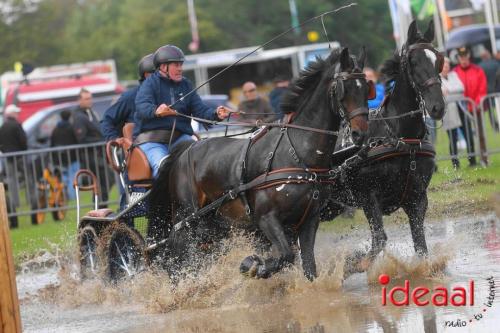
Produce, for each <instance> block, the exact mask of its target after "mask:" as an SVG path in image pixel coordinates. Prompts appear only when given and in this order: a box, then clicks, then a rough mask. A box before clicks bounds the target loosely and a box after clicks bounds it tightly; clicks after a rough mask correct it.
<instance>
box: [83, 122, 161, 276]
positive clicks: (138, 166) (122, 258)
mask: <svg viewBox="0 0 500 333" xmlns="http://www.w3.org/2000/svg"><path fill="white" fill-rule="evenodd" d="M123 132H124V137H123V139H122V140H121V141H118V140H114V141H111V142H109V143H108V145H107V147H106V153H107V158H108V163H109V165H110V166H111V168H112V169H114V170H115V171H117V172H118V174H119V177H120V181H121V184H122V186H123V188H124V190H125V201H126V204H125V208H124V209H122V210H121V211H119V212H118V213H114V212H113V211H112V210H111V209H109V208H101V209H99V193H100V189H99V185H98V184H99V183H98V181H97V177H96V176H95V175H94V174H93V173H92V172H91V171H90V170H87V169H82V170H80V171H78V172H77V174H76V175H75V178H74V182H73V186H74V187H75V190H76V201H77V230H78V249H79V260H80V267H81V271H80V273H81V277H82V278H90V277H94V276H102V275H104V278H107V279H110V280H112V281H116V280H119V279H121V278H124V277H127V276H133V275H135V274H136V273H137V272H139V271H141V270H143V269H145V267H146V266H147V265H148V263H149V262H150V256H149V254H150V251H151V250H153V249H155V248H156V247H157V245H156V244H155V243H154V242H153V241H152V240H149V239H148V237H147V229H148V218H147V197H148V195H149V189H150V188H151V184H152V181H151V172H150V169H149V164H148V162H147V159H146V158H145V156H144V154H143V153H142V151H141V150H140V149H133V150H130V147H131V139H130V138H131V133H132V127H131V126H127V125H126V126H125V128H124V130H123ZM129 151H130V153H129ZM125 171H126V172H125ZM127 176H128V181H126V178H125V177H127ZM80 192H91V194H92V197H93V202H94V209H93V210H91V211H89V212H87V213H86V214H85V215H83V216H82V215H81V206H82V195H81V193H80Z"/></svg>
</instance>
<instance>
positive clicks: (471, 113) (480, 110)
mask: <svg viewBox="0 0 500 333" xmlns="http://www.w3.org/2000/svg"><path fill="white" fill-rule="evenodd" d="M496 99H498V103H495V100H496ZM446 103H447V112H448V111H449V110H450V106H452V105H453V106H456V108H455V109H456V110H457V112H458V116H459V118H460V126H458V127H455V128H452V129H443V131H445V132H446V134H447V136H448V146H449V149H448V153H443V152H438V156H437V159H438V160H450V159H451V160H455V161H458V159H460V158H468V159H469V161H473V160H475V159H476V158H479V160H480V163H482V164H484V165H487V164H488V156H489V155H491V154H494V153H498V152H500V145H498V144H496V143H497V142H500V133H499V132H498V119H499V118H500V110H497V108H500V93H496V94H490V95H487V96H485V97H484V98H483V99H482V100H481V103H480V105H479V106H478V105H476V103H474V101H473V100H472V99H470V98H467V97H461V98H455V99H452V100H447V101H446ZM495 105H497V108H495ZM488 120H489V122H488ZM438 124H439V122H438ZM435 130H437V131H442V129H441V127H440V126H437V128H436V129H435ZM462 140H465V147H460V142H463V141H462ZM460 148H463V152H460V150H461V149H460Z"/></svg>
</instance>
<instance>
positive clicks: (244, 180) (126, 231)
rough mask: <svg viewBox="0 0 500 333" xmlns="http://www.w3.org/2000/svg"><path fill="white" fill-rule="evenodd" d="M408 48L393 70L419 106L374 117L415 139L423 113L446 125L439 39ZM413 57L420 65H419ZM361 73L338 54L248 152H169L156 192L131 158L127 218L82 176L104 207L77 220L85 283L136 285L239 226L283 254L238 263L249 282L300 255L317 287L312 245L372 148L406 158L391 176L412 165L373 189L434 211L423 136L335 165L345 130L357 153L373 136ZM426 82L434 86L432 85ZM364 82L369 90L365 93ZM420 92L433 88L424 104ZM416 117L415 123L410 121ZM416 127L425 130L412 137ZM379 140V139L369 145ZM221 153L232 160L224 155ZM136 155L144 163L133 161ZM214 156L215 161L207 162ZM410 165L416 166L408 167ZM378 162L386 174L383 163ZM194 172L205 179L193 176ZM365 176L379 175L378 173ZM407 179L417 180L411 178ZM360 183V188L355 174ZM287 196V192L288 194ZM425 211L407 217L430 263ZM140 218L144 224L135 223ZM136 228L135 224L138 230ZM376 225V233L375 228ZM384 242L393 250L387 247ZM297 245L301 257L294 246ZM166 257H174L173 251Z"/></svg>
mask: <svg viewBox="0 0 500 333" xmlns="http://www.w3.org/2000/svg"><path fill="white" fill-rule="evenodd" d="M430 27H431V25H430ZM409 36H410V37H411V38H409V40H411V41H412V43H409V44H408V45H406V44H405V46H404V48H403V50H402V52H401V56H400V57H401V59H402V61H400V58H399V57H398V58H397V59H396V60H397V61H392V62H393V63H394V64H395V65H394V67H395V68H396V69H397V71H395V73H398V74H397V75H398V77H399V78H403V79H404V80H405V82H406V85H404V86H403V85H402V84H398V83H396V84H395V86H396V87H397V89H404V91H405V92H409V94H410V95H411V96H412V98H411V99H410V100H408V99H405V100H404V101H403V102H405V103H407V104H408V103H410V104H411V105H410V106H408V105H406V104H405V105H402V106H401V107H398V108H394V107H393V108H390V107H386V106H384V108H385V109H384V110H386V112H393V113H395V114H394V115H391V114H389V116H387V117H381V116H379V115H376V117H377V119H372V120H374V121H375V120H377V122H379V121H380V122H379V123H381V124H385V125H387V122H388V121H391V120H392V119H394V120H395V121H397V122H398V123H404V120H406V119H407V118H412V119H410V120H411V121H412V126H410V127H411V128H410V129H411V131H414V130H415V128H417V127H418V128H419V130H422V131H421V132H422V133H425V124H424V122H423V117H424V113H425V111H427V112H429V114H430V115H431V116H433V117H434V118H436V119H438V118H440V117H442V114H443V110H444V102H443V98H442V94H441V89H440V87H439V86H438V83H439V79H438V78H437V76H436V75H437V73H439V70H440V64H441V63H442V62H440V61H433V60H432V59H431V58H432V57H430V56H428V52H425V51H428V50H430V51H433V53H434V54H436V52H437V51H435V50H434V48H433V47H432V45H431V44H430V40H432V38H431V37H433V31H432V30H431V28H429V29H428V31H427V32H426V33H425V34H424V38H422V36H421V35H420V33H419V32H418V31H417V28H416V25H415V23H413V24H412V25H411V26H410V29H409ZM412 53H413V54H414V56H412V58H411V59H410V54H412ZM434 59H437V60H439V59H440V57H439V56H438V55H435V56H434ZM410 60H412V61H410ZM363 64H364V51H363V52H362V54H361V55H360V56H359V58H357V59H356V58H355V57H352V56H351V55H350V54H349V52H348V50H347V49H343V50H342V52H341V53H340V54H334V53H332V54H331V55H330V57H329V58H328V59H326V60H317V62H316V63H313V65H311V66H310V67H309V68H308V69H307V70H305V71H304V72H303V73H301V76H300V77H299V78H298V79H297V80H296V81H294V84H293V85H292V86H291V87H290V88H289V90H290V91H289V93H288V94H287V95H285V98H284V102H282V107H284V108H283V110H284V112H285V114H286V117H285V120H284V122H282V123H279V124H266V126H267V129H266V130H264V131H262V133H261V135H257V136H256V137H255V139H251V140H249V141H248V140H239V141H231V140H230V139H228V138H215V139H212V140H211V141H210V142H208V141H209V140H207V141H205V143H204V144H193V145H191V144H190V143H185V142H184V143H182V144H179V145H178V147H180V148H182V149H184V150H181V149H176V148H173V149H172V151H171V155H170V157H169V158H168V159H167V160H166V163H164V164H165V165H162V169H161V170H160V175H159V177H158V178H157V179H155V186H153V187H152V190H150V188H151V185H152V182H151V180H150V179H151V177H150V175H149V176H147V175H146V174H144V172H149V173H150V170H149V165H148V167H147V168H140V167H139V166H141V165H147V160H146V158H145V156H144V155H143V154H142V155H141V154H140V152H141V151H140V150H139V149H133V150H132V153H131V154H130V153H129V154H128V155H127V157H126V165H127V170H128V178H129V181H130V182H131V184H132V185H130V186H128V187H127V190H128V207H127V208H126V209H125V210H123V211H121V212H120V213H118V214H113V213H112V212H111V211H110V210H99V209H97V196H98V189H97V187H96V184H97V182H96V179H95V177H94V178H93V181H92V182H91V184H90V185H80V184H79V180H78V177H79V176H80V175H83V174H87V176H90V177H92V175H91V173H90V172H88V171H81V172H80V173H79V174H78V175H77V177H76V179H75V184H74V185H75V187H76V188H77V190H78V189H80V190H88V191H92V192H93V194H94V196H95V197H96V200H95V202H96V204H95V205H96V209H95V210H94V211H91V212H89V213H87V214H86V215H85V216H83V217H82V218H81V219H80V217H78V230H79V245H80V258H81V264H82V275H83V276H86V275H92V274H96V272H97V271H99V269H100V268H101V270H102V269H104V271H105V272H106V274H107V276H108V277H109V278H111V279H113V280H116V279H118V278H120V277H123V276H131V275H134V274H135V273H136V272H138V271H140V270H142V269H143V268H145V267H146V265H148V264H149V263H150V262H151V260H152V259H153V256H152V254H153V253H154V252H155V251H154V250H155V249H158V248H159V247H160V246H163V245H167V246H169V245H170V244H169V238H172V239H173V240H175V241H176V242H178V243H179V244H181V245H182V242H184V240H187V241H189V240H190V238H189V236H190V235H191V234H192V231H193V228H192V226H193V224H194V225H196V224H198V225H199V224H202V223H205V224H206V225H207V226H209V228H222V227H223V226H224V225H223V223H214V221H224V222H225V223H226V225H227V226H229V227H232V226H233V225H234V226H237V227H239V228H240V227H241V226H242V225H243V226H244V227H251V228H254V230H257V229H258V230H259V231H260V232H261V235H262V236H264V238H267V242H268V244H269V243H272V245H273V246H274V247H275V248H276V249H277V251H276V252H277V255H276V252H275V253H274V254H273V255H271V256H270V257H268V258H267V259H263V258H260V257H259V256H258V255H251V256H248V257H246V258H245V259H244V260H243V261H242V262H241V265H240V272H242V273H244V274H249V275H250V276H255V277H257V278H267V277H270V276H271V275H272V274H274V273H277V272H279V271H280V270H281V269H283V268H284V267H286V266H288V265H292V264H293V263H294V261H295V257H296V255H297V253H295V249H297V248H299V252H300V253H299V254H300V257H301V259H302V267H303V270H304V274H305V276H306V277H307V278H309V279H311V280H312V279H313V278H314V277H315V276H316V274H317V273H316V263H315V258H314V242H315V237H316V230H317V229H318V225H319V222H320V214H321V210H322V209H323V208H324V203H325V200H326V199H327V198H328V197H329V196H331V195H334V196H336V197H338V195H339V193H340V191H339V190H338V189H335V188H334V187H332V186H330V185H331V184H335V183H337V181H339V179H340V178H343V176H344V175H345V172H346V171H348V170H350V169H353V168H356V167H359V166H361V165H360V163H365V162H368V163H369V162H370V158H369V157H370V153H372V155H373V151H374V150H375V148H381V147H382V148H384V149H385V150H387V151H388V153H384V158H385V157H391V156H393V155H394V153H395V152H396V153H398V154H399V153H400V154H399V155H401V156H403V158H402V159H392V158H391V160H390V162H391V163H392V164H391V167H393V166H394V165H396V166H397V167H399V165H400V164H401V165H402V164H404V166H403V167H402V169H401V172H402V173H403V174H405V175H406V178H405V179H406V181H405V182H402V181H400V180H401V179H404V178H403V177H398V178H397V179H393V178H394V177H391V176H387V177H385V176H384V177H383V179H381V180H378V181H377V182H375V183H374V186H379V185H380V184H384V183H385V182H386V181H387V179H391V180H394V181H395V182H396V183H395V184H394V185H393V187H394V188H396V187H397V188H402V189H403V192H404V195H403V198H405V199H406V198H407V197H412V198H413V199H411V200H406V201H408V203H407V202H406V201H405V202H403V200H399V201H398V204H399V205H401V204H406V203H407V204H408V205H411V208H413V207H414V206H416V203H420V202H423V203H424V204H425V205H426V203H427V200H426V197H425V192H426V189H427V185H428V183H429V180H430V176H431V175H432V168H428V167H429V166H433V163H434V160H433V156H434V155H433V154H432V153H433V152H432V151H431V150H429V154H427V153H426V151H424V150H425V149H424V148H425V147H424V146H425V145H423V142H424V141H423V139H421V138H420V135H419V136H418V137H417V139H418V140H417V139H415V140H409V139H408V138H411V137H412V136H411V135H412V133H413V132H411V131H410V133H409V135H408V136H405V133H402V135H400V136H399V138H396V144H393V143H392V142H386V141H387V140H374V141H372V142H371V143H373V144H374V145H372V144H368V145H366V144H365V145H363V148H361V149H359V151H356V150H355V149H354V150H353V149H350V150H348V151H347V152H343V151H341V152H339V153H337V154H334V147H335V142H336V140H337V137H338V136H339V132H338V129H339V128H340V124H341V122H344V123H345V124H347V127H348V129H350V133H351V137H352V139H353V140H354V141H355V143H357V144H361V143H364V136H365V135H366V134H368V131H367V128H368V124H367V121H368V108H367V100H368V98H370V96H372V92H373V86H372V85H370V82H366V81H365V76H364V74H363V73H362V68H363ZM421 65H425V66H427V69H428V71H427V72H425V73H424V74H422V73H423V72H416V73H417V74H418V75H419V76H418V77H417V79H418V80H417V81H416V80H415V78H414V76H412V73H413V72H414V69H413V67H418V66H421ZM410 67H411V68H412V69H410ZM429 73H430V74H431V75H430V76H431V78H429V77H427V76H429V75H427V74H429ZM397 81H398V80H397V79H396V82H397ZM364 82H366V83H367V84H363V83H364ZM421 87H424V88H426V93H425V94H424V93H422V91H421V89H422V88H421ZM428 92H430V93H428ZM424 99H425V103H424ZM396 100H397V98H395V97H394V98H393V99H392V100H390V101H389V102H388V104H387V105H389V104H391V103H393V104H394V103H395V101H396ZM416 107H417V108H418V110H416V109H415V108H416ZM407 109H410V110H411V111H410V112H401V111H405V110H407ZM400 110H401V111H400ZM415 110H416V111H415ZM378 111H380V110H378ZM177 115H178V116H179V114H177ZM417 115H418V116H417ZM416 117H418V118H416ZM414 118H415V119H417V120H418V121H417V123H418V124H419V125H422V126H415V121H413V119H414ZM193 119H194V118H193ZM195 120H196V119H195ZM377 122H375V123H377ZM386 127H388V125H387V126H386ZM420 127H422V128H420ZM387 132H389V133H392V131H391V130H390V129H386V128H385V127H382V131H381V135H382V137H383V138H386V137H387V136H388V134H387ZM355 134H356V135H355ZM379 135H380V134H379ZM389 136H390V135H389ZM378 137H379V136H373V135H372V138H375V139H376V138H378ZM401 138H402V139H401ZM405 138H406V139H405ZM389 139H391V137H389ZM113 145H114V144H113V143H111V144H108V149H107V151H108V159H109V161H110V163H111V165H112V167H113V168H115V170H117V171H121V172H123V168H121V167H120V159H119V158H118V155H117V154H111V153H109V152H110V151H111V148H112V147H113ZM116 145H117V146H119V144H116ZM127 145H128V148H129V147H130V145H131V141H130V140H128V141H127V143H126V144H125V146H122V148H124V149H125V151H127V152H129V149H128V148H127ZM220 147H223V148H224V149H219V148H220ZM386 148H387V149H386ZM134 152H137V153H138V154H135V155H134ZM424 153H425V154H424ZM399 155H398V156H399ZM419 155H425V156H424V157H422V158H425V161H426V162H424V163H420V162H419V163H418V165H419V166H420V165H422V166H423V168H421V169H418V170H417V172H416V173H415V172H414V171H415V170H416V168H415V165H416V162H415V158H416V156H419ZM427 155H429V156H427ZM431 155H432V156H431ZM206 156H211V158H210V159H206V158H204V157H206ZM372 157H373V156H372ZM377 157H379V156H378V155H377ZM408 159H410V160H411V161H410V162H411V163H410V162H408V163H407V160H408ZM372 160H373V161H374V162H377V161H378V160H381V159H379V158H377V159H373V158H372ZM193 161H196V163H193ZM221 161H223V163H221ZM195 164H196V168H197V172H195V171H194V169H195V167H194V165H195ZM387 165H389V164H388V163H386V164H384V165H381V167H383V168H385V167H386V166H387ZM367 166H368V169H372V168H371V166H370V165H367ZM408 166H409V167H408ZM136 167H137V168H136ZM134 168H136V169H134ZM407 169H408V170H410V171H405V170H407ZM134 170H135V171H137V172H135V171H134ZM420 173H421V175H420ZM354 174H355V177H358V176H357V175H356V172H354ZM380 174H382V173H381V172H380ZM422 177H423V178H422ZM122 178H123V177H122ZM367 179H368V180H369V179H372V178H367V177H361V176H360V177H359V179H357V180H359V181H360V184H362V185H363V186H365V185H366V180H367ZM408 179H409V180H412V181H413V182H415V183H416V185H418V186H416V185H415V186H412V191H413V192H414V193H415V195H411V196H410V195H406V192H407V186H405V184H406V183H408V182H409V181H408ZM344 186H346V183H342V182H341V184H340V187H341V189H342V188H343V187H344ZM285 187H286V190H283V189H284V188H285ZM365 187H366V186H365ZM391 188H392V187H391ZM413 192H412V194H413ZM417 194H418V195H420V197H422V196H423V199H424V200H417V199H416V198H417ZM420 197H418V198H420ZM236 199H237V200H236ZM397 199H399V198H397ZM425 205H424V206H423V208H422V209H420V210H415V211H417V215H418V216H417V218H418V219H415V218H412V217H410V225H411V226H412V230H411V231H412V236H413V237H414V243H415V244H414V245H415V249H416V252H417V253H418V254H420V255H426V254H427V248H426V245H425V235H424V233H423V217H424V216H425V208H426V206H425ZM146 211H149V212H151V211H154V212H155V213H156V212H157V211H158V212H159V216H160V217H161V218H162V219H163V220H161V221H160V220H159V219H156V218H153V219H150V220H146V219H144V217H145V215H146V213H145V212H146ZM137 218H139V220H140V221H142V223H138V222H136V221H135V220H136V219H137ZM130 219H134V222H131V221H130ZM159 222H160V223H159ZM369 223H370V224H372V223H374V222H373V219H370V220H369ZM416 224H418V225H416ZM377 227H378V229H376V230H375V229H374V228H371V231H372V237H375V236H378V235H377V234H376V232H383V227H382V226H377ZM158 229H161V230H160V231H161V232H160V233H157V231H158ZM219 230H221V229H219ZM151 231H153V232H151ZM158 235H159V236H160V237H157V236H158ZM172 235H173V237H170V236H172ZM374 235H375V236H374ZM379 238H380V239H382V240H384V238H383V237H379ZM179 239H180V242H179ZM377 239H378V238H377ZM299 242H300V247H299V246H297V245H298V244H299ZM184 243H188V242H184ZM381 244H382V246H380V244H379V242H373V244H372V247H373V249H374V250H373V252H371V253H368V254H367V259H368V260H372V259H373V258H374V255H373V254H375V253H378V252H379V250H380V248H381V247H383V245H384V244H385V242H381ZM177 255H178V256H187V255H188V253H187V252H182V251H176V256H177ZM166 256H167V257H168V256H170V253H169V252H168V251H167V252H166ZM346 261H347V259H346ZM352 261H353V262H354V263H359V265H358V264H355V265H353V267H352V269H349V270H348V271H353V272H355V271H359V269H361V268H362V267H364V264H362V262H361V261H360V260H358V258H357V257H355V258H353V259H352ZM99 265H101V266H99Z"/></svg>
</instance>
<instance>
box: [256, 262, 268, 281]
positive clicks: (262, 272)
mask: <svg viewBox="0 0 500 333" xmlns="http://www.w3.org/2000/svg"><path fill="white" fill-rule="evenodd" d="M270 276H271V273H270V272H269V271H268V270H267V269H266V266H265V265H259V266H257V278H259V279H267V278H269V277H270Z"/></svg>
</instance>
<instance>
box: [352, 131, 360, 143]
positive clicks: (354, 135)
mask: <svg viewBox="0 0 500 333" xmlns="http://www.w3.org/2000/svg"><path fill="white" fill-rule="evenodd" d="M361 139H362V135H361V133H359V131H356V130H354V131H352V141H353V142H354V143H355V144H358V143H359V141H360V140H361Z"/></svg>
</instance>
